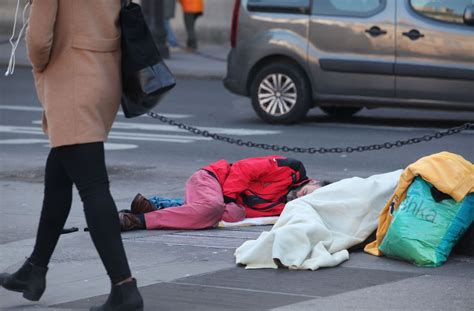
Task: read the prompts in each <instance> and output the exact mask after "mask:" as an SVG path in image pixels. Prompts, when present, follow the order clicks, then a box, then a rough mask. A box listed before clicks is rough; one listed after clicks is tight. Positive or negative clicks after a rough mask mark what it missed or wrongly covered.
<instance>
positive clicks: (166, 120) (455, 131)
mask: <svg viewBox="0 0 474 311" xmlns="http://www.w3.org/2000/svg"><path fill="white" fill-rule="evenodd" d="M148 115H149V116H150V117H152V118H154V119H157V120H160V121H161V122H163V123H168V124H169V125H172V126H177V127H179V128H180V129H183V130H186V131H188V132H191V133H193V134H196V135H201V136H204V137H209V138H212V139H214V140H218V141H223V142H226V143H229V144H235V145H237V146H245V147H250V148H260V149H264V150H272V151H282V152H296V153H309V154H314V153H319V154H324V153H352V152H364V151H374V150H381V149H391V148H399V147H403V146H406V145H413V144H418V143H421V142H426V141H430V140H432V139H440V138H443V137H444V136H450V135H454V134H458V133H460V132H462V131H465V130H468V129H474V123H471V122H468V123H464V124H463V125H460V126H456V127H452V128H450V129H447V130H443V131H439V132H436V133H433V134H428V135H423V136H421V137H415V138H410V139H406V140H397V141H396V142H386V143H383V144H374V145H365V146H357V147H345V148H342V147H335V148H323V147H320V148H314V147H309V148H304V147H288V146H281V145H270V144H263V143H254V142H252V141H244V140H242V139H234V138H231V137H227V136H222V135H218V134H215V133H210V132H209V131H206V130H200V129H198V128H196V127H193V126H189V125H186V124H183V123H180V122H176V121H175V120H172V119H169V118H167V117H164V116H162V115H159V114H157V113H156V112H153V111H151V112H149V113H148Z"/></svg>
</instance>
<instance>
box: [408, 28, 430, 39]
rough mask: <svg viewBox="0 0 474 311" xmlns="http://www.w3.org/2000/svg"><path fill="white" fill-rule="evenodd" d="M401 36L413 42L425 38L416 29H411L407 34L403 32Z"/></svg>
mask: <svg viewBox="0 0 474 311" xmlns="http://www.w3.org/2000/svg"><path fill="white" fill-rule="evenodd" d="M403 35H404V36H405V37H408V38H410V40H413V41H415V40H418V39H420V38H423V37H424V36H425V35H424V34H422V33H421V32H419V31H418V30H416V29H412V30H410V31H409V32H404V33H403Z"/></svg>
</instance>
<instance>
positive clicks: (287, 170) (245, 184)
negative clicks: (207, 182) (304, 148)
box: [203, 155, 309, 218]
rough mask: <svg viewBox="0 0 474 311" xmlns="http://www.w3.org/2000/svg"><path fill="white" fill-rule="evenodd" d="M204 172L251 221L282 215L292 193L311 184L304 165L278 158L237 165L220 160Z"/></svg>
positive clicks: (226, 199)
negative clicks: (299, 187)
mask: <svg viewBox="0 0 474 311" xmlns="http://www.w3.org/2000/svg"><path fill="white" fill-rule="evenodd" d="M203 169H205V170H207V171H209V172H211V173H212V174H213V175H214V176H215V177H216V178H217V180H218V181H219V184H220V185H221V186H222V192H223V194H224V201H225V202H227V203H228V202H236V203H237V204H239V205H242V206H244V207H245V210H246V217H248V218H250V217H261V216H275V215H280V214H281V212H282V210H283V208H284V207H285V203H286V195H287V194H288V192H289V190H290V189H291V188H292V187H295V186H299V185H302V184H304V183H306V182H307V181H309V179H308V177H307V176H306V170H305V168H304V166H303V163H301V162H300V161H298V160H295V159H291V158H286V157H283V156H275V155H274V156H266V157H260V158H248V159H243V160H240V161H237V162H235V163H234V164H230V163H229V162H227V161H225V160H219V161H217V162H214V163H212V164H210V165H208V166H206V167H204V168H203Z"/></svg>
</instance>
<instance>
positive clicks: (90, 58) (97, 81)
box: [26, 0, 121, 147]
mask: <svg viewBox="0 0 474 311" xmlns="http://www.w3.org/2000/svg"><path fill="white" fill-rule="evenodd" d="M119 11H120V0H80V1H79V0H33V2H32V7H31V14H30V22H29V26H28V30H27V34H26V40H27V48H28V56H29V58H30V61H31V64H32V65H33V75H34V78H35V86H36V91H37V95H38V98H39V100H40V102H41V104H42V105H43V109H44V113H43V130H44V132H45V133H46V135H48V138H49V140H50V142H51V145H52V147H58V146H64V145H74V144H82V143H90V142H100V141H105V140H106V139H107V135H108V132H109V131H110V128H111V127H112V123H113V121H114V119H115V116H116V114H117V110H118V108H119V105H120V97H121V76H120V71H121V67H120V61H121V60H120V57H121V52H120V28H119V24H118V18H119Z"/></svg>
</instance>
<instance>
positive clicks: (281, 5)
mask: <svg viewBox="0 0 474 311" xmlns="http://www.w3.org/2000/svg"><path fill="white" fill-rule="evenodd" d="M310 2H311V0H248V2H247V9H248V10H249V11H257V12H281V13H309V6H310Z"/></svg>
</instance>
